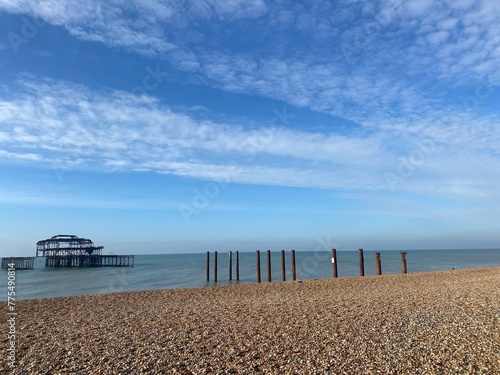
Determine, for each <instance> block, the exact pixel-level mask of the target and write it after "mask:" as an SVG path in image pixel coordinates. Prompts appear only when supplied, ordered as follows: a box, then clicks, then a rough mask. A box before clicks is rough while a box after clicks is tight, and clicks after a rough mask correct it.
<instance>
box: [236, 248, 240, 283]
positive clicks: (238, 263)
mask: <svg viewBox="0 0 500 375" xmlns="http://www.w3.org/2000/svg"><path fill="white" fill-rule="evenodd" d="M236 281H240V252H239V251H236Z"/></svg>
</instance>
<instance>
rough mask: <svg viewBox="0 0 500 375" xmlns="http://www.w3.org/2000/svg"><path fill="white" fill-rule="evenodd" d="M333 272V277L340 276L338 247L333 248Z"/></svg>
mask: <svg viewBox="0 0 500 375" xmlns="http://www.w3.org/2000/svg"><path fill="white" fill-rule="evenodd" d="M332 272H333V277H339V275H338V270H337V249H332Z"/></svg>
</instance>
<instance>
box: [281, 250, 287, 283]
mask: <svg viewBox="0 0 500 375" xmlns="http://www.w3.org/2000/svg"><path fill="white" fill-rule="evenodd" d="M281 280H283V281H286V272H285V250H281Z"/></svg>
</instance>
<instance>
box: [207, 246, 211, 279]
mask: <svg viewBox="0 0 500 375" xmlns="http://www.w3.org/2000/svg"><path fill="white" fill-rule="evenodd" d="M207 281H210V251H207Z"/></svg>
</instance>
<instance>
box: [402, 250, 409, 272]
mask: <svg viewBox="0 0 500 375" xmlns="http://www.w3.org/2000/svg"><path fill="white" fill-rule="evenodd" d="M401 272H402V273H408V270H407V269H406V253H405V252H404V251H402V252H401Z"/></svg>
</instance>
